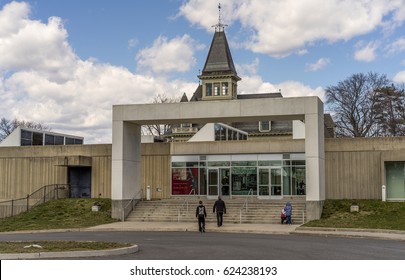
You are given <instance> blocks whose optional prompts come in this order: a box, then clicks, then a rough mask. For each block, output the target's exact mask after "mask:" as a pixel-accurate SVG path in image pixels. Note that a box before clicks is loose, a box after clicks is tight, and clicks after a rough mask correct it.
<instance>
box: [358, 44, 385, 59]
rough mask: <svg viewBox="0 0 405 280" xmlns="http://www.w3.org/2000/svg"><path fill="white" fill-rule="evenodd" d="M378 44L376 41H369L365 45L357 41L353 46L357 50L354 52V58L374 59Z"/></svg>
mask: <svg viewBox="0 0 405 280" xmlns="http://www.w3.org/2000/svg"><path fill="white" fill-rule="evenodd" d="M378 46H379V43H378V42H369V43H368V44H367V45H365V44H364V42H359V43H357V44H356V46H355V47H356V48H357V50H356V51H355V53H354V59H356V60H358V61H364V62H371V61H373V60H375V58H376V50H377V48H378Z"/></svg>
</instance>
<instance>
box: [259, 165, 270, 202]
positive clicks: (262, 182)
mask: <svg viewBox="0 0 405 280" xmlns="http://www.w3.org/2000/svg"><path fill="white" fill-rule="evenodd" d="M258 181H259V196H258V198H270V172H269V169H268V168H259V180H258Z"/></svg>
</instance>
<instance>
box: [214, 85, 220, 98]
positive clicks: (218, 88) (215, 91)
mask: <svg viewBox="0 0 405 280" xmlns="http://www.w3.org/2000/svg"><path fill="white" fill-rule="evenodd" d="M219 91H220V83H214V96H218V95H219Z"/></svg>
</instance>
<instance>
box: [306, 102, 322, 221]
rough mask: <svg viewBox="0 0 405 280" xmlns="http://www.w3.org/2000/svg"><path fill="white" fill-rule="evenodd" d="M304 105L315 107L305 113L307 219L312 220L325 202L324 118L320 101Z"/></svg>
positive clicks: (317, 216) (318, 216)
mask: <svg viewBox="0 0 405 280" xmlns="http://www.w3.org/2000/svg"><path fill="white" fill-rule="evenodd" d="M305 105H306V106H311V107H312V106H316V107H313V108H311V110H307V113H305V160H306V200H307V205H308V207H307V218H308V220H314V219H319V218H320V215H321V214H322V205H323V201H324V200H325V144H324V142H325V141H324V116H323V104H322V103H321V101H320V100H317V102H315V103H314V102H311V104H309V103H306V104H305ZM308 112H309V113H308Z"/></svg>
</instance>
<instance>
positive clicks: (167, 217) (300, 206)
mask: <svg viewBox="0 0 405 280" xmlns="http://www.w3.org/2000/svg"><path fill="white" fill-rule="evenodd" d="M199 200H202V201H203V204H204V205H205V207H206V211H207V219H206V221H207V223H216V214H215V213H213V212H212V208H213V205H214V202H215V200H208V199H207V198H198V197H188V198H171V199H165V200H152V201H140V202H139V203H138V204H137V206H136V207H135V209H134V211H133V212H132V213H130V215H129V216H128V217H127V219H126V221H137V222H196V218H195V211H196V207H197V205H198V201H199ZM224 201H225V204H226V210H227V211H226V214H225V215H224V223H240V222H241V221H242V223H243V224H277V223H280V212H281V209H282V208H283V207H284V205H285V203H286V202H287V201H290V202H291V204H292V206H293V213H292V223H294V224H302V223H303V218H304V219H305V216H306V214H305V198H304V197H288V198H286V197H285V198H283V199H281V200H279V199H277V200H259V199H257V198H248V199H247V210H246V208H243V209H242V206H243V205H244V203H245V201H246V199H245V198H232V199H225V200H224ZM241 209H242V210H241Z"/></svg>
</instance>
